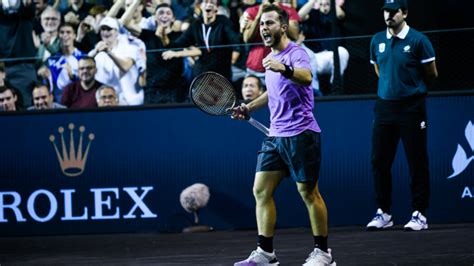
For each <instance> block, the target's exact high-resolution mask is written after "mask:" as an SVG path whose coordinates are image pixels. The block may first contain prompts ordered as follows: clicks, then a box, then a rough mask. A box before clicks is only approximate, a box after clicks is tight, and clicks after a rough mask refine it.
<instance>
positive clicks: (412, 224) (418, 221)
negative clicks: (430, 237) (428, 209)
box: [403, 211, 428, 231]
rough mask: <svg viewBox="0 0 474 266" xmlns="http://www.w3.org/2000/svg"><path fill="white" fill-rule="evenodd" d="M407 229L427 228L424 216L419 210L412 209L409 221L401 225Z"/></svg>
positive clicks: (418, 229)
mask: <svg viewBox="0 0 474 266" xmlns="http://www.w3.org/2000/svg"><path fill="white" fill-rule="evenodd" d="M403 228H405V230H407V231H420V230H425V229H428V223H427V220H426V217H425V216H424V215H423V214H421V212H419V211H414V212H413V214H412V215H411V219H410V221H409V222H408V223H407V224H405V226H403Z"/></svg>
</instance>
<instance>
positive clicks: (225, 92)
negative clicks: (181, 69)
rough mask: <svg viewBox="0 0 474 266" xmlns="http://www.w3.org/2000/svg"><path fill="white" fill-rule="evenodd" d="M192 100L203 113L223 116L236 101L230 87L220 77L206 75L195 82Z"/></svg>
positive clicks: (232, 89)
mask: <svg viewBox="0 0 474 266" xmlns="http://www.w3.org/2000/svg"><path fill="white" fill-rule="evenodd" d="M191 96H192V99H193V101H194V103H195V104H196V105H197V106H198V107H199V108H201V109H202V110H203V111H204V112H206V113H209V114H214V115H225V114H227V113H228V112H229V109H230V108H232V107H233V106H234V104H235V101H236V96H235V91H234V88H233V87H232V85H231V84H230V83H229V82H228V81H227V80H226V79H225V78H224V77H222V76H218V75H212V74H207V75H203V76H201V77H200V78H199V79H197V80H195V82H194V84H193V86H192V95H191Z"/></svg>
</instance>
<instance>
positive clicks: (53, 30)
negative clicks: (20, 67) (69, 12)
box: [36, 6, 61, 66]
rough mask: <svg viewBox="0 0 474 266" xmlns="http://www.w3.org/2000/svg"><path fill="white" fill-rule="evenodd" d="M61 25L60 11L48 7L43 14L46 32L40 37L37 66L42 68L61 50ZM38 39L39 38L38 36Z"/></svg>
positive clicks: (42, 20) (43, 25)
mask: <svg viewBox="0 0 474 266" xmlns="http://www.w3.org/2000/svg"><path fill="white" fill-rule="evenodd" d="M60 24H61V14H60V13H59V11H58V10H56V9H54V8H52V7H50V6H48V7H47V8H46V9H45V10H44V11H43V13H41V26H42V27H43V29H44V32H42V33H41V35H40V36H39V39H40V45H39V47H38V54H37V57H38V59H37V62H36V64H37V66H40V65H41V64H42V63H43V62H44V61H46V59H48V58H49V57H50V56H51V55H54V54H56V53H57V52H58V51H59V49H60V42H59V38H58V35H59V34H58V29H59V25H60ZM36 37H38V36H36Z"/></svg>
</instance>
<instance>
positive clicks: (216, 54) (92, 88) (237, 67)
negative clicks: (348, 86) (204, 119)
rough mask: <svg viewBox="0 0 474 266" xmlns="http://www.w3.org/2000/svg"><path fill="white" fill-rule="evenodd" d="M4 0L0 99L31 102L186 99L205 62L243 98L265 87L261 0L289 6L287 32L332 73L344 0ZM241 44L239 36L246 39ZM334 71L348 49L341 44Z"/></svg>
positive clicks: (18, 106)
mask: <svg viewBox="0 0 474 266" xmlns="http://www.w3.org/2000/svg"><path fill="white" fill-rule="evenodd" d="M335 1H336V10H335V16H331V14H332V13H331V12H330V10H331V2H330V0H306V1H305V0H302V1H296V0H275V1H270V0H263V2H256V0H222V2H221V0H113V1H112V0H95V1H93V2H92V1H91V2H86V1H85V0H55V1H54V0H53V2H51V1H50V2H47V0H9V1H1V2H0V39H2V41H1V42H0V103H1V105H0V109H3V110H7V111H10V110H39V109H52V108H94V107H101V106H116V105H134V106H136V105H143V104H161V103H179V102H187V101H188V87H189V84H190V82H191V81H192V79H193V78H194V77H196V76H197V75H199V74H201V73H204V72H206V71H214V72H217V73H220V74H221V75H223V76H224V77H226V78H228V79H229V80H231V81H232V83H233V85H234V86H235V89H236V91H237V92H238V93H239V94H240V95H241V96H242V99H243V100H244V101H245V100H248V99H249V98H251V97H254V96H255V95H257V96H258V95H259V94H260V93H261V92H262V91H264V90H265V80H264V68H263V66H262V59H263V58H264V57H266V56H267V55H268V53H269V52H270V49H269V48H266V47H264V46H263V45H262V44H261V42H262V39H261V37H260V33H259V19H260V16H261V10H262V7H264V6H266V5H272V4H274V5H278V6H280V7H281V8H283V9H284V10H286V11H287V12H288V14H289V18H290V23H289V36H290V37H291V39H292V40H293V41H295V42H296V43H298V44H299V45H301V46H303V47H304V48H305V49H306V50H307V52H308V54H309V55H310V58H311V60H312V62H311V63H312V67H313V87H314V91H315V94H316V95H321V93H320V92H319V85H318V75H324V74H326V75H333V73H334V70H333V68H334V67H333V66H334V62H333V61H332V59H333V54H332V52H333V48H332V46H331V43H330V42H329V41H326V42H315V41H311V42H306V41H305V39H318V38H325V37H331V34H332V32H331V26H330V24H331V19H332V18H333V17H337V19H338V20H343V19H344V16H345V12H344V9H343V5H344V0H335ZM245 44H247V45H245ZM338 51H339V53H338V54H339V61H340V64H339V66H340V71H341V74H343V73H344V70H345V68H346V67H347V62H348V59H349V54H348V53H347V50H346V49H345V48H344V47H339V48H338Z"/></svg>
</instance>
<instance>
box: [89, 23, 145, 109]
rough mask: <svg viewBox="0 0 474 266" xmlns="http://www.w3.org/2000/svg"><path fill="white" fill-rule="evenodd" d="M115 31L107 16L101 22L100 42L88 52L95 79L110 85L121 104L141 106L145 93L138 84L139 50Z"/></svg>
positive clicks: (117, 26) (116, 27) (117, 27)
mask: <svg viewBox="0 0 474 266" xmlns="http://www.w3.org/2000/svg"><path fill="white" fill-rule="evenodd" d="M118 30H119V24H118V21H117V20H116V19H114V18H111V17H106V18H104V19H102V21H101V22H100V36H101V39H102V41H100V42H99V43H97V45H96V47H95V48H94V50H92V51H91V52H90V53H89V55H90V56H92V57H95V60H96V63H97V74H96V79H97V80H98V81H100V82H101V83H104V84H109V85H111V86H113V87H114V89H115V90H116V91H117V93H118V95H119V99H120V103H121V104H122V105H141V104H143V100H144V96H143V90H142V89H141V88H139V87H138V84H137V83H138V82H137V81H138V76H139V72H138V67H137V65H136V64H135V62H136V60H137V56H138V49H137V47H136V46H133V45H130V43H129V42H128V39H127V38H126V37H125V38H124V37H123V36H119V35H120V34H119V32H118Z"/></svg>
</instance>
